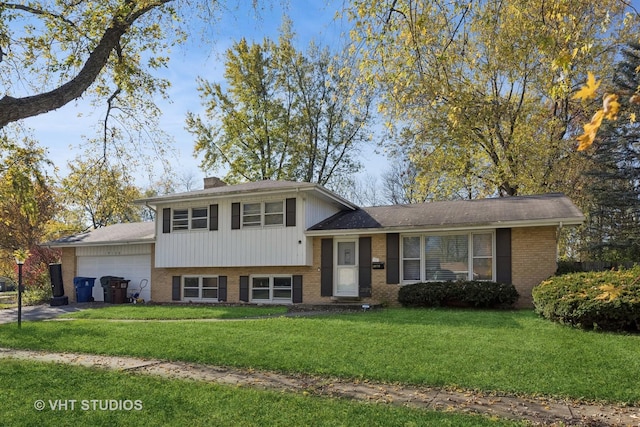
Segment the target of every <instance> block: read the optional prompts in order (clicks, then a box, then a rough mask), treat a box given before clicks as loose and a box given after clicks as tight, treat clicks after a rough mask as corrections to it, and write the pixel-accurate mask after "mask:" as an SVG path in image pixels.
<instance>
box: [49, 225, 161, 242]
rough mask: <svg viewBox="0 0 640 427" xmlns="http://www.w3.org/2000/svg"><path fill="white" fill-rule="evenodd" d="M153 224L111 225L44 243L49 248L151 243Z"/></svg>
mask: <svg viewBox="0 0 640 427" xmlns="http://www.w3.org/2000/svg"><path fill="white" fill-rule="evenodd" d="M154 240H155V224H154V223H153V222H132V223H125V224H113V225H109V226H107V227H102V228H98V229H96V230H91V231H87V232H84V233H80V234H75V235H73V236H67V237H63V238H60V239H58V240H53V241H51V242H48V243H46V245H47V246H51V247H63V246H84V245H101V244H102V245H104V244H112V245H113V244H127V243H153V241H154Z"/></svg>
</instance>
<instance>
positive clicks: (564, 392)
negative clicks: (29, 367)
mask: <svg viewBox="0 0 640 427" xmlns="http://www.w3.org/2000/svg"><path fill="white" fill-rule="evenodd" d="M130 309H131V310H135V309H136V307H130ZM0 346H1V347H10V348H28V349H39V350H52V351H71V352H81V353H82V352H85V353H94V354H112V355H131V356H138V357H146V358H158V359H166V360H183V361H188V362H196V363H205V364H212V365H226V366H234V367H245V368H247V367H249V368H257V369H264V370H273V371H283V372H299V373H308V374H315V375H326V376H337V377H343V378H355V379H369V380H374V381H384V382H398V383H407V384H417V385H426V386H441V387H464V388H469V389H479V390H483V391H497V392H505V393H510V394H527V395H539V394H542V395H546V396H555V397H563V398H575V399H586V400H602V401H609V402H616V403H629V404H638V403H639V402H640V388H639V387H638V384H640V358H638V357H637V354H638V348H640V336H638V335H621V334H605V333H596V332H586V331H581V330H575V329H572V328H568V327H564V326H561V325H557V324H553V323H551V322H548V321H546V320H544V319H541V318H539V317H538V316H536V315H535V314H534V313H533V312H531V311H474V310H444V309H388V310H383V311H372V312H365V313H355V314H340V315H330V316H321V317H309V318H288V317H277V318H268V319H258V320H244V321H232V322H199V321H189V320H185V321H180V322H168V323H164V322H153V321H150V322H136V323H131V322H104V321H100V320H74V321H69V322H26V323H23V325H22V329H21V330H18V329H17V327H16V325H15V324H9V325H2V326H0Z"/></svg>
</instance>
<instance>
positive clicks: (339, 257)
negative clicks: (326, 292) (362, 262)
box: [333, 240, 358, 297]
mask: <svg viewBox="0 0 640 427" xmlns="http://www.w3.org/2000/svg"><path fill="white" fill-rule="evenodd" d="M335 254H336V256H335V260H334V261H335V266H336V280H335V281H334V287H335V289H334V293H333V295H335V296H337V297H357V296H358V241H357V240H337V241H336V250H335Z"/></svg>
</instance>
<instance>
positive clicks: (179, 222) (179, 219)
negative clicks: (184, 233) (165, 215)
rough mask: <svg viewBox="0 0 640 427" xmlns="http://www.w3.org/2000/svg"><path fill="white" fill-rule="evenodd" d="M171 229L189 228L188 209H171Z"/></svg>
mask: <svg viewBox="0 0 640 427" xmlns="http://www.w3.org/2000/svg"><path fill="white" fill-rule="evenodd" d="M173 229H174V230H188V229H189V209H174V210H173Z"/></svg>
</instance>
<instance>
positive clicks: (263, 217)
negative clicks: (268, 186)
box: [240, 199, 286, 228]
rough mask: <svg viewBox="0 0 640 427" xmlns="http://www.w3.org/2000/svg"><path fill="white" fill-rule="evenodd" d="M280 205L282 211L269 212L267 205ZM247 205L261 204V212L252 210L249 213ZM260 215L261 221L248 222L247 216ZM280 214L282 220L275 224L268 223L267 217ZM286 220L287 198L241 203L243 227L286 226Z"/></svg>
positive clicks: (241, 222) (241, 223)
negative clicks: (247, 212) (246, 211)
mask: <svg viewBox="0 0 640 427" xmlns="http://www.w3.org/2000/svg"><path fill="white" fill-rule="evenodd" d="M276 203H277V204H279V205H280V211H278V212H267V209H266V207H267V205H268V204H271V205H275V204H276ZM247 205H260V212H251V213H249V214H246V213H245V206H247ZM258 215H259V216H260V223H258V222H257V221H255V220H254V221H251V222H246V221H245V217H257V216H258ZM276 216H280V217H281V220H280V222H278V223H275V224H267V223H266V222H267V218H272V217H276ZM285 222H286V209H285V200H284V199H282V200H280V199H278V200H266V201H264V200H263V201H260V202H242V203H241V204H240V225H241V228H245V227H246V228H264V227H284V226H285Z"/></svg>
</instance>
